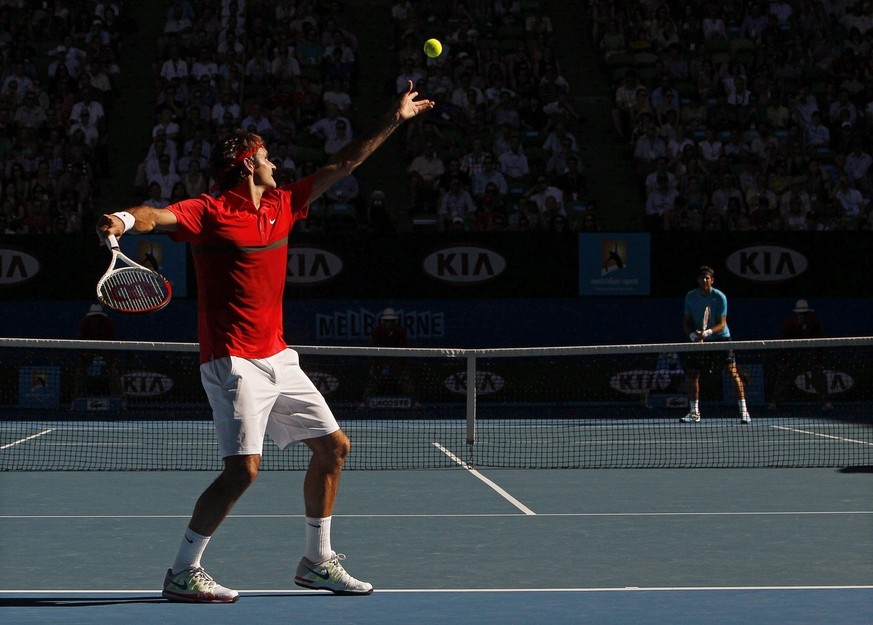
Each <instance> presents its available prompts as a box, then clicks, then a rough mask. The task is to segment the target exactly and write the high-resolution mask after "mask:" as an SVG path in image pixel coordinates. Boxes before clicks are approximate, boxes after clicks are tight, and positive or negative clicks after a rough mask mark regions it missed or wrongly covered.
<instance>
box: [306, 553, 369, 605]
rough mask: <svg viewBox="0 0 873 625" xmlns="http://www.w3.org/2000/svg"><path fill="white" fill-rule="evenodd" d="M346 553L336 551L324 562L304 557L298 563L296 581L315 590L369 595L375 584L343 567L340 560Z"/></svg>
mask: <svg viewBox="0 0 873 625" xmlns="http://www.w3.org/2000/svg"><path fill="white" fill-rule="evenodd" d="M345 558H346V557H345V555H343V554H341V553H336V552H334V553H333V554H331V557H330V558H328V559H327V560H325V561H324V562H319V563H317V564H316V563H314V562H312V561H310V560H308V559H307V558H302V559H301V560H300V564H298V565H297V573H296V574H295V576H294V583H295V584H297V585H298V586H302V587H303V588H312V589H314V590H329V591H331V592H332V593H334V594H336V595H369V594H370V593H372V592H373V584H370V583H369V582H362V581H361V580H359V579H355V578H354V577H352V576H351V575H349V574H348V573H346V570H345V569H344V568H343V565H342V564H340V560H345Z"/></svg>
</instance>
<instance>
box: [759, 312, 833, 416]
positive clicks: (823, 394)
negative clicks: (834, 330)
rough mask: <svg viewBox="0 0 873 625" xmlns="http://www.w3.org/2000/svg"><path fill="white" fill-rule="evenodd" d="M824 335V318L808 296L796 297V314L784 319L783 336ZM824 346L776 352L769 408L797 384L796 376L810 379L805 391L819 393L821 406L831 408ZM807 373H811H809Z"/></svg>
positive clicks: (776, 408)
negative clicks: (816, 311) (822, 323)
mask: <svg viewBox="0 0 873 625" xmlns="http://www.w3.org/2000/svg"><path fill="white" fill-rule="evenodd" d="M821 337H822V326H821V321H820V320H819V318H818V316H817V315H816V314H815V309H813V308H811V307H810V305H809V302H807V301H806V300H805V299H799V300H797V303H796V304H795V305H794V314H793V315H792V316H791V317H789V318H788V319H786V320H785V322H784V323H783V324H782V328H781V330H780V332H779V338H780V339H787V340H792V339H818V338H821ZM824 354H825V350H824V348H820V349H817V348H810V349H789V350H778V351H776V352H775V355H776V362H775V363H774V367H771V369H773V368H775V370H776V375H775V377H774V381H773V386H772V389H773V390H772V393H771V395H770V405H769V406H768V408H769V410H778V409H779V404H780V403H782V401H784V400H785V397H786V396H787V392H788V388H789V387H790V386H796V385H797V383H796V382H795V380H801V379H802V380H804V381H806V380H808V384H807V385H806V388H802V390H803V391H805V392H812V393H814V394H815V395H816V397H817V398H818V400H819V403H820V404H821V407H822V410H831V409H832V408H833V406H832V405H831V403H830V401H828V391H829V389H828V380H827V374H826V372H825V368H824V364H823V358H824ZM807 376H808V377H807Z"/></svg>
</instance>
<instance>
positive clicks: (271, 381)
mask: <svg viewBox="0 0 873 625" xmlns="http://www.w3.org/2000/svg"><path fill="white" fill-rule="evenodd" d="M200 379H201V380H202V381H203V388H204V389H205V390H206V396H207V398H208V399H209V405H210V406H211V407H212V419H213V421H214V422H215V433H216V437H217V438H218V449H219V451H220V452H221V457H222V458H226V457H227V456H240V455H248V454H261V452H262V451H263V448H264V435H265V434H269V435H270V438H271V439H273V442H275V443H276V445H278V446H279V448H280V449H286V448H287V447H289V446H290V445H292V444H294V443H296V442H298V441H301V440H304V439H307V438H317V437H319V436H326V435H328V434H331V433H332V432H335V431H337V430H338V429H339V425H338V424H337V422H336V418H335V417H334V416H333V413H332V412H331V410H330V408H329V407H328V406H327V402H326V401H325V399H324V397H323V396H322V394H321V393H320V392H319V390H318V389H317V388H316V387H315V385H314V384H313V383H312V381H311V380H310V379H309V378H308V377H307V375H306V374H305V373H304V372H303V370H302V369H301V368H300V358H299V356H298V355H297V352H295V351H294V350H293V349H286V350H283V351H281V352H279V353H278V354H275V355H274V356H270V357H269V358H258V359H250V358H241V357H239V356H227V357H225V358H219V359H218V360H212V361H210V362H207V363H203V364H202V365H200Z"/></svg>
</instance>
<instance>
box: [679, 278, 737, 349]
mask: <svg viewBox="0 0 873 625" xmlns="http://www.w3.org/2000/svg"><path fill="white" fill-rule="evenodd" d="M707 306H709V324H708V327H710V328H711V327H712V326H714V325H716V324H717V323H718V321H719V319H721V318H722V317H727V296H725V294H724V293H722V292H721V291H719V290H718V289H712V291H711V292H710V293H709V295H704V293H703V291H701V290H700V289H692V290H691V291H688V294H687V295H686V296H685V314H686V315H688V316H690V317H691V320H692V321H693V323H694V327H695V328H696V329H698V330H706V328H704V327H703V311H704V309H705V308H706V307H707ZM730 337H731V332H730V330H729V329H728V326H727V323H725V325H724V330H722V331H721V332H719V333H718V334H713V335H712V336H710V337H709V340H725V339H729V338H730Z"/></svg>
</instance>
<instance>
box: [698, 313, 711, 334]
mask: <svg viewBox="0 0 873 625" xmlns="http://www.w3.org/2000/svg"><path fill="white" fill-rule="evenodd" d="M709 315H710V309H709V306H707V307H706V308H704V309H703V320H702V321H703V322H702V323H701V328H700V338H701V339H703V333H704V331H705V330H706V328H708V327H709Z"/></svg>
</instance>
